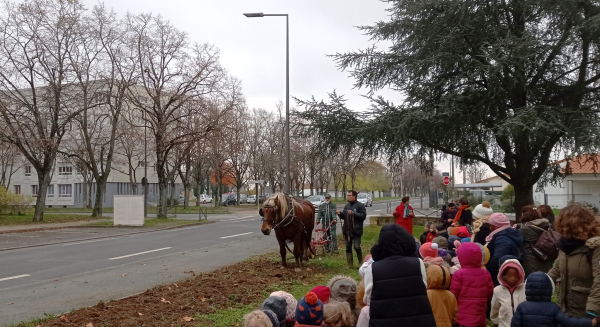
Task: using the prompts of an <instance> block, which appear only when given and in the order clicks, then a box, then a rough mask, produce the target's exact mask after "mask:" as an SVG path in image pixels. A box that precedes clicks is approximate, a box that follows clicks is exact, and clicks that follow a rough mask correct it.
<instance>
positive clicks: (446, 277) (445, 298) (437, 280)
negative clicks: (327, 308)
mask: <svg viewBox="0 0 600 327" xmlns="http://www.w3.org/2000/svg"><path fill="white" fill-rule="evenodd" d="M450 278H451V275H450V270H449V269H447V268H444V267H442V266H437V265H432V266H429V267H428V268H427V297H428V298H429V303H431V309H432V310H433V316H434V317H435V323H436V324H437V327H452V325H454V324H455V323H456V320H457V319H458V308H457V305H456V297H454V294H452V293H451V292H449V291H447V289H448V286H450ZM357 327H358V326H357Z"/></svg>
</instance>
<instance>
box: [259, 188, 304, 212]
mask: <svg viewBox="0 0 600 327" xmlns="http://www.w3.org/2000/svg"><path fill="white" fill-rule="evenodd" d="M290 198H291V200H292V206H293V207H300V209H301V210H302V212H304V206H303V205H301V204H300V203H299V202H298V201H296V200H295V199H294V197H290ZM275 200H277V202H278V203H279V208H280V209H281V210H280V212H281V215H282V216H283V215H286V214H287V212H288V210H289V204H288V200H287V196H286V195H285V194H284V193H277V194H273V196H271V197H270V198H268V199H267V201H265V206H274V207H275V206H277V205H276V204H275Z"/></svg>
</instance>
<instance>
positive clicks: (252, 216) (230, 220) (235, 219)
mask: <svg viewBox="0 0 600 327" xmlns="http://www.w3.org/2000/svg"><path fill="white" fill-rule="evenodd" d="M252 217H254V216H246V217H241V218H231V219H221V220H219V221H232V220H240V219H248V218H252Z"/></svg>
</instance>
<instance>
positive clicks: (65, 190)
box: [58, 184, 73, 198]
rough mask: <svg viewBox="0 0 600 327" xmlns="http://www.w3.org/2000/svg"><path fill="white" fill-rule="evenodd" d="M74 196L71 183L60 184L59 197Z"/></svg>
mask: <svg viewBox="0 0 600 327" xmlns="http://www.w3.org/2000/svg"><path fill="white" fill-rule="evenodd" d="M72 196H73V191H72V188H71V184H59V185H58V197H59V198H70V197H72Z"/></svg>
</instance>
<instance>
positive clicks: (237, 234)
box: [221, 232, 254, 239]
mask: <svg viewBox="0 0 600 327" xmlns="http://www.w3.org/2000/svg"><path fill="white" fill-rule="evenodd" d="M252 233H254V232H248V233H242V234H236V235H230V236H223V237H221V239H223V238H230V237H236V236H242V235H248V234H252Z"/></svg>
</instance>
